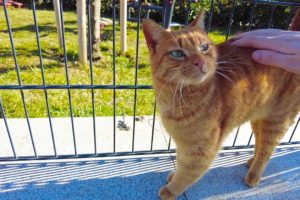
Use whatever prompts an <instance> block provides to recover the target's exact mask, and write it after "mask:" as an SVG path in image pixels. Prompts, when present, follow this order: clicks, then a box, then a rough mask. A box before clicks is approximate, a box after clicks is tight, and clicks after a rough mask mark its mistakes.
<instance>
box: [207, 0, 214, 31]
mask: <svg viewBox="0 0 300 200" xmlns="http://www.w3.org/2000/svg"><path fill="white" fill-rule="evenodd" d="M213 12H214V0H211V4H210V11H209V17H208V26H207V32H208V33H209V31H210V28H211V27H210V26H211V19H212V15H213Z"/></svg>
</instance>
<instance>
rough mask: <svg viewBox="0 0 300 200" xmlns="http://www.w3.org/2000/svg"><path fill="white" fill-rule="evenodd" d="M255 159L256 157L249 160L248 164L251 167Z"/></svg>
mask: <svg viewBox="0 0 300 200" xmlns="http://www.w3.org/2000/svg"><path fill="white" fill-rule="evenodd" d="M253 160H254V157H253V158H250V159H249V160H247V165H248V167H249V168H250V167H251V165H252V163H253Z"/></svg>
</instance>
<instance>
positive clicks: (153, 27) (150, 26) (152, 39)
mask: <svg viewBox="0 0 300 200" xmlns="http://www.w3.org/2000/svg"><path fill="white" fill-rule="evenodd" d="M142 26H143V31H144V36H145V39H146V42H147V45H148V48H149V50H153V51H154V50H155V46H156V45H157V43H158V40H159V39H160V37H161V36H162V35H163V33H164V32H165V30H164V29H163V28H162V27H161V26H160V25H158V24H157V23H155V22H154V21H152V20H151V19H145V20H143V24H142Z"/></svg>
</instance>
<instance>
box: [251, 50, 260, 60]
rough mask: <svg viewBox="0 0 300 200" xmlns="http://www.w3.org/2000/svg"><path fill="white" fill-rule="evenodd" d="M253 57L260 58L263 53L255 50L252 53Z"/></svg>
mask: <svg viewBox="0 0 300 200" xmlns="http://www.w3.org/2000/svg"><path fill="white" fill-rule="evenodd" d="M252 58H253V59H254V60H260V59H261V53H260V52H259V51H255V52H254V53H253V54H252Z"/></svg>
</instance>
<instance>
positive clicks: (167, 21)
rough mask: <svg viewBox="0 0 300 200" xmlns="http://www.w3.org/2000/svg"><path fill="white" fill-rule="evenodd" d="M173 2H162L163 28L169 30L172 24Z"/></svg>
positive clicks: (171, 0) (168, 0) (169, 0)
mask: <svg viewBox="0 0 300 200" xmlns="http://www.w3.org/2000/svg"><path fill="white" fill-rule="evenodd" d="M174 5H175V0H165V1H164V10H165V13H164V18H163V19H164V21H163V27H164V28H165V29H169V28H170V27H171V23H172V15H173V10H174Z"/></svg>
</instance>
